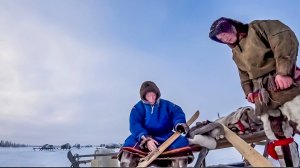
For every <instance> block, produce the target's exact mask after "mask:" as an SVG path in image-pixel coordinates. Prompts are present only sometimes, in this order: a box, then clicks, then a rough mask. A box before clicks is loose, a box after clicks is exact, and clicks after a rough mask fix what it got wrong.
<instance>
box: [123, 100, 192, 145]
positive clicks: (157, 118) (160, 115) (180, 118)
mask: <svg viewBox="0 0 300 168" xmlns="http://www.w3.org/2000/svg"><path fill="white" fill-rule="evenodd" d="M178 123H186V119H185V114H184V112H183V111H182V109H181V107H179V106H178V105H175V104H174V103H172V102H170V101H168V100H164V99H158V100H157V102H156V104H154V105H150V104H149V103H147V102H145V101H143V100H141V101H139V102H138V103H137V104H136V105H135V106H134V107H133V108H132V110H131V113H130V132H131V135H130V136H129V137H128V138H127V139H126V140H125V142H124V145H123V146H124V147H133V146H135V145H136V144H137V143H138V142H140V141H141V137H142V136H143V135H144V136H145V137H146V136H151V137H152V138H154V139H155V140H156V141H157V142H158V143H159V144H162V143H163V142H164V141H166V140H167V139H168V138H169V137H170V136H171V135H172V134H173V133H174V132H173V131H172V130H173V129H174V127H175V126H176V125H177V124H178ZM188 145H189V142H188V140H187V138H186V137H184V136H180V137H179V138H178V139H177V140H176V141H175V142H173V143H172V144H171V145H170V146H169V148H168V149H169V150H171V149H176V148H180V147H185V146H188Z"/></svg>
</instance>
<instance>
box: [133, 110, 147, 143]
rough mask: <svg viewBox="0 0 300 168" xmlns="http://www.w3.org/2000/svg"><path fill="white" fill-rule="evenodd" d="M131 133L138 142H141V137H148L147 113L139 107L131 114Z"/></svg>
mask: <svg viewBox="0 0 300 168" xmlns="http://www.w3.org/2000/svg"><path fill="white" fill-rule="evenodd" d="M129 123H130V126H129V127H130V132H131V133H132V135H133V136H134V137H135V138H136V139H137V140H138V141H140V140H141V137H142V136H143V135H144V136H146V135H148V132H147V130H146V129H145V127H144V123H145V112H144V111H143V110H141V109H140V108H138V106H137V105H136V106H134V107H133V108H132V110H131V112H130V118H129Z"/></svg>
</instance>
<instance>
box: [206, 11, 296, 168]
mask: <svg viewBox="0 0 300 168" xmlns="http://www.w3.org/2000/svg"><path fill="white" fill-rule="evenodd" d="M209 37H210V38H211V39H212V40H214V41H217V42H220V43H223V44H227V45H228V46H229V47H230V48H231V49H232V53H233V60H234V62H235V63H236V65H237V68H238V72H239V76H240V82H241V86H242V88H243V90H244V93H245V97H246V99H247V100H248V101H249V102H251V103H255V113H256V115H258V116H260V118H261V120H262V121H263V124H264V130H265V133H266V135H267V137H268V138H269V139H270V140H271V142H270V143H269V147H268V152H269V155H270V156H272V157H273V158H274V159H276V160H279V163H280V165H281V166H282V167H299V152H298V146H297V144H296V142H294V139H293V136H294V133H299V131H300V79H299V72H300V71H299V69H298V68H297V67H296V59H297V54H298V40H297V37H296V36H295V34H294V32H293V31H292V30H291V29H290V28H289V27H288V26H287V25H285V24H283V23H282V22H280V21H278V20H255V21H252V22H251V23H249V24H243V23H241V22H239V21H236V20H233V19H230V18H224V17H222V18H219V19H217V20H216V21H214V22H213V24H212V26H211V28H210V33H209Z"/></svg>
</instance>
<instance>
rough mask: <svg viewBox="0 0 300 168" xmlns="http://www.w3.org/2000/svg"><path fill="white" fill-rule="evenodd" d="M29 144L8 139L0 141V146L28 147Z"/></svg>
mask: <svg viewBox="0 0 300 168" xmlns="http://www.w3.org/2000/svg"><path fill="white" fill-rule="evenodd" d="M28 146H30V145H25V144H19V143H15V142H10V141H4V140H1V141H0V147H28Z"/></svg>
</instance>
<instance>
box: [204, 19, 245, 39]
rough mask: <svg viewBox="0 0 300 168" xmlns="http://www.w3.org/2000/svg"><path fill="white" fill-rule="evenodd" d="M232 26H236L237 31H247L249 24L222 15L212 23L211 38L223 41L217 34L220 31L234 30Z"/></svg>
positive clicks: (229, 31)
mask: <svg viewBox="0 0 300 168" xmlns="http://www.w3.org/2000/svg"><path fill="white" fill-rule="evenodd" d="M232 26H234V27H235V29H236V30H237V33H247V31H248V24H244V23H242V22H239V21H237V20H233V19H230V18H226V17H221V18H219V19H217V20H215V21H214V22H213V24H212V25H211V27H210V31H209V38H210V39H212V40H214V41H216V42H219V43H223V42H222V41H221V40H219V39H218V38H217V35H218V34H220V33H231V32H233V28H232Z"/></svg>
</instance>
